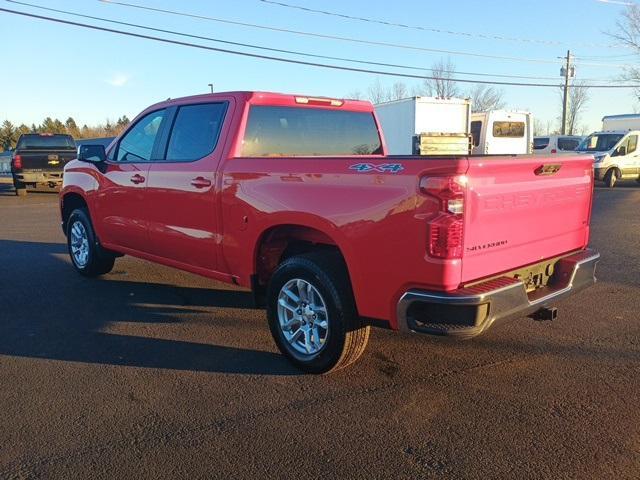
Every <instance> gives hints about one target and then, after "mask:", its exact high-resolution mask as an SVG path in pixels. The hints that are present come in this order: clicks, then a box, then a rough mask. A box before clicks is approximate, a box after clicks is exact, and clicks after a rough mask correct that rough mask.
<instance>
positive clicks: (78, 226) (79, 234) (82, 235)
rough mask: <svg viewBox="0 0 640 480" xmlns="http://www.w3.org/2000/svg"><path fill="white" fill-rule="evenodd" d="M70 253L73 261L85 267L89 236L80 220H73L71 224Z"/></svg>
mask: <svg viewBox="0 0 640 480" xmlns="http://www.w3.org/2000/svg"><path fill="white" fill-rule="evenodd" d="M71 255H73V261H74V262H75V264H76V265H77V266H78V267H80V268H83V267H86V266H87V263H89V237H88V235H87V229H86V228H84V225H83V224H82V222H80V221H77V220H76V221H75V222H74V223H73V225H72V226H71Z"/></svg>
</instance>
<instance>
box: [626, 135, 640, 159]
mask: <svg viewBox="0 0 640 480" xmlns="http://www.w3.org/2000/svg"><path fill="white" fill-rule="evenodd" d="M637 148H638V136H637V135H631V136H630V137H629V138H628V139H627V155H629V154H630V153H633V152H635V151H636V149H637Z"/></svg>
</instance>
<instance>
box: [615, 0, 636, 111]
mask: <svg viewBox="0 0 640 480" xmlns="http://www.w3.org/2000/svg"><path fill="white" fill-rule="evenodd" d="M621 17H622V18H620V19H619V20H618V21H617V22H616V27H617V28H616V31H615V33H609V34H608V35H609V36H610V37H612V38H614V39H616V40H618V41H619V42H620V43H622V44H623V45H625V46H627V47H630V48H631V49H632V50H633V51H634V53H636V54H638V55H640V5H638V4H636V3H632V4H629V5H628V6H627V8H626V10H625V11H624V13H623V14H622V16H621ZM621 79H622V80H632V81H634V82H638V81H640V68H639V67H634V66H628V67H626V68H625V71H624V74H623V75H622V77H621ZM634 94H635V97H636V99H637V100H640V89H635V90H634Z"/></svg>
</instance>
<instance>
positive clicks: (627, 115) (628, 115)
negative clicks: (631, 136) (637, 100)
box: [602, 113, 640, 122]
mask: <svg viewBox="0 0 640 480" xmlns="http://www.w3.org/2000/svg"><path fill="white" fill-rule="evenodd" d="M630 118H640V113H623V114H620V115H605V116H604V117H602V121H603V122H604V121H605V119H606V120H627V119H630Z"/></svg>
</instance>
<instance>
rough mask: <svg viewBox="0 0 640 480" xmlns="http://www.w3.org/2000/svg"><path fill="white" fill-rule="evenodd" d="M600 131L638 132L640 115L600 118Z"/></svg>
mask: <svg viewBox="0 0 640 480" xmlns="http://www.w3.org/2000/svg"><path fill="white" fill-rule="evenodd" d="M602 130H605V131H606V130H640V113H627V114H624V115H607V116H606V117H602Z"/></svg>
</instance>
